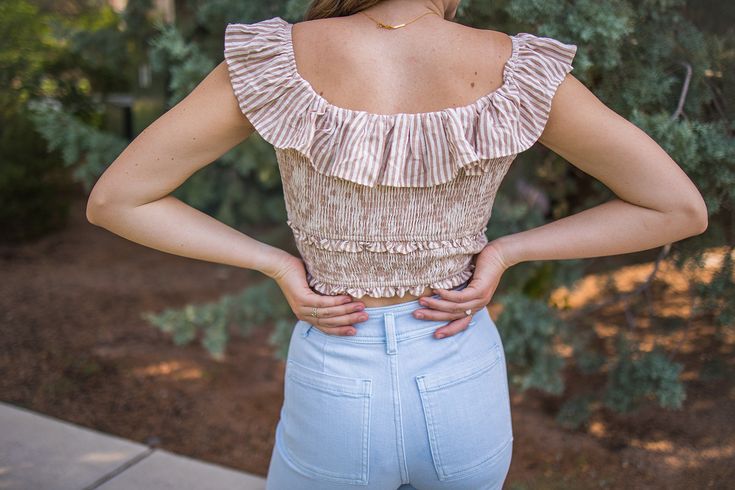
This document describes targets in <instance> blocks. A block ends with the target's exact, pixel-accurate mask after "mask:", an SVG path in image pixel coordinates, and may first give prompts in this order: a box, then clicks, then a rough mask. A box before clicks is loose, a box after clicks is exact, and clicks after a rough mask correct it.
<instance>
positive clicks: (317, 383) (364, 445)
mask: <svg viewBox="0 0 735 490" xmlns="http://www.w3.org/2000/svg"><path fill="white" fill-rule="evenodd" d="M287 363H288V364H290V365H291V367H292V368H293V367H298V368H299V369H303V370H304V372H305V373H311V375H306V374H302V373H299V372H297V371H295V370H294V369H290V370H289V372H288V374H289V375H288V378H289V379H290V380H292V381H294V382H296V383H298V384H300V385H302V386H305V387H308V388H312V389H316V390H320V391H324V392H326V393H329V394H332V395H337V396H345V395H346V396H348V397H350V398H363V403H362V413H361V418H362V427H361V433H360V446H361V449H362V461H361V462H360V477H359V478H354V477H353V476H345V475H343V474H342V475H341V474H338V473H334V472H330V471H328V470H325V469H323V468H318V467H315V466H312V465H309V464H307V463H306V462H303V461H301V460H300V459H298V458H295V457H294V456H293V454H292V453H291V450H290V449H289V448H288V447H287V446H286V445H285V444H283V449H284V450H285V453H286V456H287V457H288V460H290V462H291V463H292V465H294V466H295V467H297V468H298V469H300V470H301V471H302V472H303V473H305V474H307V475H308V476H311V477H317V478H322V479H325V480H328V481H333V482H337V483H345V482H346V483H358V484H366V483H367V482H368V475H369V459H368V456H369V447H370V446H369V445H370V410H371V405H372V404H371V399H372V380H371V379H370V378H358V377H355V378H351V377H346V376H339V375H335V374H331V373H323V372H320V371H317V370H315V369H312V368H310V367H308V366H305V365H303V364H301V363H299V362H296V361H294V360H292V359H289V360H288V361H287ZM323 378H330V379H332V380H333V381H334V382H335V383H337V384H331V383H329V382H325V383H323V381H324V379H323ZM340 383H341V384H340ZM358 384H359V387H358V386H356V385H358ZM345 390H346V391H345Z"/></svg>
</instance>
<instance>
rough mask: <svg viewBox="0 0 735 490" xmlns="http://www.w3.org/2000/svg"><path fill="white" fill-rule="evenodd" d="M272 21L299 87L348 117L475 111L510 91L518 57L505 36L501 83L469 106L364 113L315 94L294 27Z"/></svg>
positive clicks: (512, 38)
mask: <svg viewBox="0 0 735 490" xmlns="http://www.w3.org/2000/svg"><path fill="white" fill-rule="evenodd" d="M274 19H278V20H279V21H280V22H282V23H283V24H285V25H286V32H287V33H288V36H287V37H286V40H285V44H286V47H287V48H288V49H287V54H288V61H289V64H290V68H291V70H292V73H293V76H294V78H296V79H297V80H298V82H299V83H300V84H301V85H303V87H304V89H305V90H306V91H307V92H308V93H309V94H310V95H311V96H312V97H314V98H316V99H317V100H319V102H321V104H322V105H323V106H325V107H328V108H329V109H330V110H332V111H335V112H342V113H344V114H345V115H349V116H357V115H362V116H369V117H377V118H387V119H395V118H397V117H401V116H403V117H411V116H413V117H427V116H439V115H440V114H443V113H446V112H459V111H467V110H470V109H477V108H478V107H480V106H481V105H482V104H486V103H487V102H488V101H490V100H491V99H494V98H497V97H500V96H502V95H503V94H504V93H506V92H508V91H509V90H510V85H511V83H512V82H513V72H514V69H515V60H516V58H517V57H518V40H517V38H516V36H514V35H508V34H506V36H508V37H509V38H510V41H511V54H510V57H509V58H508V59H507V60H506V62H505V64H504V65H503V83H502V84H501V85H500V86H499V87H498V88H496V89H494V90H492V91H490V92H488V93H486V94H484V95H481V96H480V97H478V98H477V99H475V101H474V102H470V103H469V104H465V105H462V106H455V107H445V108H443V109H438V110H435V111H425V112H393V113H390V114H382V113H376V112H370V111H365V110H361V109H350V108H347V107H341V106H338V105H336V104H334V103H332V102H329V101H328V100H327V99H325V98H324V97H323V96H322V95H321V94H320V93H319V92H317V90H316V89H315V88H314V86H313V85H312V84H311V82H309V81H308V80H307V79H305V78H304V77H303V76H302V75H301V73H300V72H299V69H298V65H297V63H296V54H295V52H294V48H293V26H294V25H293V24H292V23H290V22H288V21H287V20H285V19H283V18H281V17H274Z"/></svg>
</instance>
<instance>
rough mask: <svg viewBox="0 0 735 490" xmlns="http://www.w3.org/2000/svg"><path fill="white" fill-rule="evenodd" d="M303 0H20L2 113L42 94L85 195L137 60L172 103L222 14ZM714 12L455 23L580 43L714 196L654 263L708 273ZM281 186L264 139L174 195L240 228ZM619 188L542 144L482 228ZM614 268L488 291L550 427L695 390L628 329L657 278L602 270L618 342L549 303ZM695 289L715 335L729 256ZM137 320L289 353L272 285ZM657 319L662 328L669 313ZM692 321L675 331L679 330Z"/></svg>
mask: <svg viewBox="0 0 735 490" xmlns="http://www.w3.org/2000/svg"><path fill="white" fill-rule="evenodd" d="M51 3H53V2H51ZM72 3H73V2H72ZM307 3H308V2H306V1H304V0H290V1H276V2H267V3H264V2H245V1H240V0H186V1H182V2H177V4H179V6H180V9H179V10H180V12H179V15H178V16H177V21H176V23H175V24H170V25H169V24H165V23H163V22H162V20H161V19H160V18H155V17H152V16H151V15H150V13H149V12H150V11H149V6H150V1H143V0H137V1H136V0H132V1H130V2H129V3H128V8H127V9H126V11H125V12H124V13H122V14H116V13H114V12H112V11H111V10H110V9H109V8H108V7H105V6H104V5H98V6H97V7H94V8H92V7H89V9H88V10H85V9H82V10H81V11H80V12H77V13H76V14H75V15H73V16H72V15H70V14H68V12H59V11H56V12H48V11H44V12H39V11H37V9H35V8H34V7H31V4H30V3H29V2H27V1H23V0H10V1H8V2H5V3H4V4H3V6H2V7H0V8H2V9H3V10H2V11H0V13H3V14H4V15H2V16H0V17H2V18H3V19H4V20H3V21H2V22H3V23H4V24H3V25H4V26H5V24H7V32H9V33H10V34H9V38H10V39H11V46H14V47H15V49H16V50H18V49H22V50H23V51H22V55H19V54H18V53H17V52H15V51H13V50H12V49H7V50H6V49H5V48H3V50H2V52H1V53H0V62H2V64H3V68H4V70H3V73H4V74H3V77H5V78H4V79H3V81H5V82H6V83H5V84H3V85H2V87H14V88H13V90H15V91H17V92H12V93H11V92H10V91H9V89H5V88H0V107H1V108H2V110H3V114H7V113H17V112H19V108H20V107H21V106H25V105H26V102H28V101H29V100H30V99H37V100H36V101H35V102H33V103H30V104H28V105H27V107H28V110H29V111H32V112H33V113H34V117H33V121H34V122H35V124H36V127H37V129H38V131H39V134H42V135H43V136H44V138H45V139H46V140H47V141H48V147H49V149H51V150H52V151H54V152H56V153H55V154H57V155H58V158H60V159H61V161H62V162H63V165H64V166H65V167H67V168H70V169H73V173H72V174H71V175H72V176H73V178H74V180H75V181H76V182H79V183H81V184H82V185H83V186H84V187H85V188H87V189H88V188H89V187H90V186H91V184H92V183H93V182H94V181H95V179H96V177H97V176H98V175H99V174H100V173H101V172H102V171H103V170H104V168H105V167H106V165H107V164H109V163H110V162H112V161H113V160H114V159H115V157H116V156H117V154H119V152H120V151H121V149H122V148H123V146H124V144H125V142H124V141H122V140H120V138H119V137H116V136H115V135H112V134H109V132H108V131H106V130H105V128H104V127H103V124H102V121H103V119H104V118H103V117H102V115H103V113H104V110H105V106H104V104H103V102H102V101H103V100H104V96H105V95H106V94H108V93H110V92H113V91H116V92H130V93H133V94H135V93H136V90H137V88H136V87H135V84H136V76H135V75H136V73H137V69H138V67H139V65H140V64H141V63H150V64H151V66H152V67H153V70H154V72H155V73H156V76H158V77H160V78H161V79H162V80H163V81H164V84H165V89H166V94H165V101H166V104H165V105H167V106H170V105H173V104H175V103H176V102H178V101H179V100H181V99H182V98H183V97H184V96H185V95H186V94H187V93H188V92H190V91H191V90H192V89H193V88H194V87H195V86H196V84H197V83H198V82H199V81H201V79H202V78H203V77H204V76H205V75H206V74H207V73H208V72H209V70H211V69H212V68H213V67H214V66H215V65H216V64H217V63H218V62H220V61H221V60H222V48H223V34H224V29H225V26H226V24H227V23H229V22H244V23H250V22H256V21H259V20H262V19H266V18H270V17H273V16H276V15H278V16H281V17H283V18H284V19H286V20H288V21H290V22H298V21H300V19H301V16H302V13H303V12H304V10H305V8H306V5H307ZM718 9H722V10H723V13H725V12H728V13H730V14H732V12H733V10H734V8H733V7H732V6H729V5H723V4H722V3H718V2H710V1H707V2H686V1H684V0H644V1H639V2H633V1H630V0H605V1H602V2H600V1H593V0H574V1H571V0H549V1H545V2H539V1H537V0H512V1H511V0H500V1H497V2H480V1H463V2H462V3H461V4H460V9H459V10H458V17H457V21H458V22H461V23H463V24H467V25H472V26H475V27H480V28H488V29H495V30H500V31H503V32H508V33H516V32H523V31H525V32H531V33H535V34H537V35H543V36H550V37H554V38H556V39H558V40H560V41H562V42H566V43H570V44H575V45H577V46H578V51H577V55H576V57H575V60H574V71H573V75H574V76H576V77H577V78H578V79H579V80H581V81H582V82H583V83H584V84H585V85H586V86H587V87H588V88H590V89H591V90H592V91H593V92H594V93H595V94H596V95H597V97H598V98H600V100H602V101H603V102H604V103H605V104H607V105H608V106H609V107H611V108H612V109H613V110H615V111H616V112H617V113H619V114H620V115H621V116H623V117H625V118H627V119H629V120H630V121H631V122H633V123H634V124H636V125H637V126H638V127H640V128H641V129H642V130H644V131H645V132H646V133H647V134H648V135H650V136H651V137H652V138H653V139H655V140H656V141H657V142H658V143H659V144H661V146H662V147H663V148H664V149H665V150H666V151H667V152H669V154H670V155H671V157H672V158H673V159H674V160H675V161H676V162H677V163H678V164H679V165H680V166H681V167H682V169H683V170H684V171H685V172H686V173H687V174H688V175H689V176H690V177H691V178H692V180H693V181H694V182H695V184H696V185H697V186H698V188H699V189H700V191H701V192H702V194H703V195H704V197H705V199H706V202H707V205H708V208H709V212H710V225H709V228H708V230H707V232H706V233H704V234H702V235H699V236H696V237H691V238H688V239H686V240H682V241H680V242H677V243H674V244H673V245H672V246H671V247H670V248H668V247H665V248H663V249H662V250H661V252H662V253H660V254H659V256H658V257H657V258H656V260H657V261H667V262H669V263H670V264H672V265H674V266H675V267H677V268H680V269H681V270H682V271H685V272H686V271H689V272H691V271H693V270H697V269H701V267H703V264H704V261H705V256H704V252H705V250H706V249H707V248H708V247H712V246H720V247H722V246H724V247H725V248H726V253H727V254H728V255H729V253H732V251H733V248H734V247H735V186H734V185H733V184H734V183H735V182H734V181H735V139H734V138H733V129H735V126H734V125H733V111H734V110H735V109H734V108H733V104H732V101H733V100H735V95H734V93H733V92H734V91H735V83H733V79H734V77H733V76H732V75H733V74H734V73H733V67H734V66H735V63H733V57H734V56H735V49H733V47H734V44H735V43H734V41H735V35H734V33H733V27H732V26H733V23H732V22H723V21H722V19H719V18H718ZM85 12H86V13H85ZM6 18H7V19H9V20H7V21H6V20H5V19H6ZM31 20H32V21H31ZM6 67H7V68H8V69H7V70H6V69H5V68H6ZM8 73H13V74H14V76H13V77H10V78H8V77H7V74H8ZM18 94H20V97H19V96H18ZM3 117H6V116H3ZM60 128H63V129H60ZM3 141H4V140H3ZM23 154H25V153H23ZM0 182H2V180H0ZM279 185H280V180H279V175H278V169H277V165H276V160H275V156H274V153H273V150H272V149H271V148H270V147H269V145H267V144H266V143H265V142H264V141H263V140H262V139H261V138H260V137H259V136H257V134H255V135H253V137H252V138H250V139H249V140H248V141H247V142H245V143H243V144H242V145H239V146H238V147H237V148H235V149H233V150H232V151H230V152H228V153H227V154H226V155H223V156H222V157H221V158H220V159H218V160H217V161H216V162H213V164H212V165H210V166H208V167H206V168H205V169H202V170H201V171H200V172H198V173H197V174H195V175H194V176H192V178H191V179H189V180H188V181H187V182H186V183H185V184H184V185H182V187H180V188H179V189H177V191H176V195H177V196H178V197H180V198H181V199H183V200H184V201H185V202H187V203H189V204H191V205H192V206H194V207H196V208H198V209H200V210H202V211H204V212H207V213H209V214H211V215H212V216H214V217H216V218H218V219H220V220H222V221H223V222H225V223H227V224H230V225H231V226H235V227H238V228H240V229H243V228H244V227H246V226H252V225H255V224H258V223H281V224H282V223H283V222H284V221H285V208H284V204H283V197H282V193H281V190H280V188H279ZM612 197H614V195H613V194H612V193H611V192H610V190H609V189H607V188H606V187H605V186H604V185H603V184H602V183H600V182H599V181H597V180H595V179H593V178H591V177H590V176H588V175H586V174H584V173H583V172H581V171H580V170H578V169H577V168H576V167H574V166H572V165H569V164H568V163H567V162H566V161H564V160H563V159H562V158H561V157H559V156H558V155H556V154H555V153H553V152H551V151H549V150H548V149H546V148H544V147H542V146H541V145H537V146H535V147H534V148H533V149H531V150H529V151H527V152H524V153H523V154H522V155H520V156H519V157H518V158H517V159H516V161H515V163H514V164H513V167H512V168H511V171H510V173H509V175H508V176H507V178H506V180H505V182H504V187H503V188H501V191H500V193H499V195H498V196H497V199H496V202H495V203H494V208H493V217H492V219H491V220H490V221H491V223H490V224H489V229H488V233H489V235H488V237H489V238H490V239H493V238H496V237H498V236H502V235H506V234H509V233H515V232H518V231H521V230H525V229H529V228H532V227H535V226H539V225H542V224H544V223H546V222H549V221H552V220H555V219H559V218H562V217H564V216H568V215H570V214H573V213H576V212H578V211H581V210H583V209H587V208H589V207H592V206H594V205H597V204H600V203H602V202H605V201H607V200H609V199H610V198H612ZM283 228H284V229H286V228H285V226H283ZM258 238H259V239H262V237H261V236H258ZM284 243H285V242H284ZM286 245H287V246H291V245H292V242H288V243H287V244H286ZM649 252H650V251H649ZM649 256H650V253H648V254H641V256H640V257H636V256H631V257H630V260H636V259H641V260H644V258H645V260H648V258H649ZM608 264H609V265H608ZM656 264H658V262H656ZM616 266H619V261H618V262H615V261H607V260H605V258H595V259H586V260H563V261H545V262H530V263H528V262H526V263H521V264H518V265H517V266H515V267H513V268H511V269H510V270H509V271H507V272H506V274H505V275H504V277H503V281H502V284H501V288H500V289H499V290H498V292H497V293H496V295H495V297H494V298H493V301H494V302H498V303H502V305H503V310H502V313H501V314H500V315H499V316H498V318H497V325H498V328H499V329H500V330H501V334H502V336H503V340H504V344H505V348H506V352H507V358H508V361H509V366H510V368H511V380H512V382H513V385H514V386H515V387H516V388H517V389H522V390H525V389H533V390H538V391H541V392H546V393H548V394H550V395H553V396H558V397H560V399H561V401H562V403H561V408H560V410H559V412H558V420H559V421H560V423H562V424H564V425H566V426H568V427H571V428H574V427H579V426H581V425H583V424H585V423H586V421H587V420H589V417H590V416H591V415H592V414H593V413H594V412H595V410H599V409H602V408H605V407H606V408H609V409H612V410H616V411H627V410H632V409H635V408H636V407H638V406H639V405H640V404H642V403H647V402H648V403H657V404H658V405H660V406H661V407H666V408H676V407H679V406H680V405H681V403H683V401H684V400H685V399H686V396H685V389H684V388H685V387H684V385H683V383H682V381H681V377H680V374H681V370H682V365H681V364H680V363H678V362H676V361H675V360H674V359H673V356H672V355H665V354H664V353H663V351H662V350H661V349H660V348H658V347H654V349H653V350H646V351H643V350H642V349H641V348H640V346H638V345H635V343H633V342H631V341H630V340H629V339H628V337H627V335H626V333H628V332H633V331H635V322H634V319H635V317H636V316H637V315H646V314H648V309H647V307H648V306H649V305H647V304H646V302H645V301H642V300H636V299H640V298H641V297H644V296H646V295H647V294H649V292H648V291H647V289H646V288H647V287H649V286H646V285H644V286H643V287H642V288H641V289H640V291H638V292H636V293H635V295H634V296H636V297H633V298H631V297H630V295H626V294H623V293H621V292H620V291H618V290H617V288H616V286H615V284H614V281H612V280H610V281H609V282H608V285H607V288H606V290H605V291H604V292H603V294H602V295H601V297H600V298H598V299H600V300H602V301H606V300H609V301H610V302H611V303H623V305H624V308H625V319H623V320H621V322H620V323H621V324H620V325H617V327H619V330H620V331H621V332H622V333H621V334H620V335H619V336H618V338H616V340H615V342H606V341H603V339H601V338H600V337H599V336H598V334H597V333H596V332H595V329H594V328H593V326H594V325H593V323H594V321H595V311H596V310H591V311H590V312H585V314H581V315H576V316H574V315H570V314H569V313H570V312H569V311H567V310H568V307H567V306H566V305H563V304H561V305H560V304H554V303H553V302H552V301H551V294H552V292H553V291H555V290H557V289H558V288H559V287H562V286H567V287H573V286H574V284H575V281H577V280H578V279H580V278H582V277H583V276H584V275H585V274H587V273H589V272H591V271H593V270H594V271H595V272H602V273H603V274H604V273H608V274H609V273H610V271H611V270H614V267H616ZM655 270H656V269H655V268H654V270H653V271H652V275H653V274H655ZM688 277H693V275H692V274H689V275H688ZM651 279H653V277H652V278H651ZM651 282H652V281H651ZM690 286H691V290H692V301H693V303H692V315H697V316H698V317H700V318H701V317H704V318H705V319H707V320H709V319H711V321H712V323H713V324H715V325H716V326H717V328H718V329H719V331H720V332H724V331H725V329H732V328H735V327H734V325H733V323H734V320H733V319H734V318H735V311H734V308H735V306H734V305H733V301H732V300H731V299H732V298H733V297H735V287H734V286H733V281H732V260H729V259H727V260H724V261H723V262H722V264H721V265H720V269H719V271H717V272H716V273H715V275H714V279H713V280H712V281H711V282H706V283H704V282H698V280H695V279H691V285H690ZM646 297H647V296H646ZM145 318H146V319H147V320H148V321H150V322H151V323H152V324H154V325H156V326H157V327H158V328H160V329H162V330H164V331H166V332H170V333H171V334H172V336H173V339H174V340H175V341H176V342H177V343H188V342H192V341H194V340H197V339H198V340H199V341H200V342H202V344H203V345H204V346H205V347H206V348H207V349H208V350H209V351H210V352H211V353H212V354H213V355H216V356H218V357H222V356H224V353H225V352H226V345H227V341H228V339H229V338H230V333H231V332H232V330H233V329H234V330H235V331H236V332H238V333H239V334H241V335H247V334H248V333H249V332H251V331H252V328H253V327H254V326H256V325H258V326H260V325H261V324H262V325H266V326H268V328H272V335H271V341H272V343H273V345H274V346H275V347H276V355H277V356H278V357H280V358H282V359H283V358H285V354H286V352H287V345H288V340H289V338H290V335H291V330H292V329H293V326H294V316H293V313H292V312H291V311H290V309H289V308H288V305H287V304H286V302H285V300H284V298H283V296H282V294H280V292H279V291H278V290H277V288H275V283H273V282H272V281H266V282H265V283H263V284H259V285H257V286H254V287H251V288H248V289H247V290H245V291H243V292H242V293H240V294H238V295H227V296H225V297H223V298H222V299H221V300H219V301H216V302H213V303H208V304H203V305H188V306H186V307H184V308H178V309H177V308H172V309H169V310H166V311H164V312H162V313H159V314H153V313H146V314H145ZM649 320H650V321H651V322H653V323H654V326H655V324H656V322H658V321H659V319H657V318H649ZM689 320H690V319H688V318H685V319H682V321H681V322H679V323H675V324H674V325H673V326H672V327H671V328H687V325H688V323H689ZM561 344H564V345H566V346H570V347H571V349H572V353H571V355H570V356H563V355H562V354H561V353H560V352H561V349H559V348H558V347H559V346H560V345H561ZM568 370H572V371H575V373H576V375H579V376H589V377H592V378H591V379H595V380H597V379H604V381H601V382H599V383H597V384H596V385H595V386H596V389H595V390H594V391H591V392H585V393H574V392H573V390H570V388H569V387H568V386H567V385H566V383H565V373H566V372H567V371H568ZM707 372H709V373H715V374H708V376H710V378H708V379H711V378H712V377H713V376H716V373H717V369H716V366H715V365H714V364H713V367H712V368H711V369H709V371H707Z"/></svg>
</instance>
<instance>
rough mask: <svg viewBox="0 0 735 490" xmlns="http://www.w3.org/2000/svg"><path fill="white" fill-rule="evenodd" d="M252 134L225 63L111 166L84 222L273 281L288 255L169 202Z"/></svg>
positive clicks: (97, 187)
mask: <svg viewBox="0 0 735 490" xmlns="http://www.w3.org/2000/svg"><path fill="white" fill-rule="evenodd" d="M254 130H255V129H254V128H253V126H252V125H251V124H250V122H249V121H248V120H247V118H246V117H245V116H244V115H243V113H242V112H241V111H240V109H239V107H238V104H237V101H236V99H235V95H234V93H233V91H232V87H231V85H230V81H229V78H228V74H227V65H226V64H225V62H222V63H220V64H219V65H218V66H217V67H216V68H214V70H212V72H211V73H209V74H208V75H207V77H206V78H204V80H202V82H201V83H200V84H199V85H198V86H197V87H196V88H195V89H194V90H193V91H192V92H191V93H190V94H189V95H188V96H187V97H186V98H184V99H183V100H182V101H180V102H179V103H178V104H176V106H174V107H173V108H171V109H170V110H169V111H167V112H166V113H165V114H163V115H162V116H161V117H159V118H158V119H157V120H156V121H154V122H153V123H152V124H151V125H150V126H148V127H147V128H146V129H145V130H144V131H143V132H141V133H140V135H138V137H137V138H135V140H133V141H132V142H131V143H130V145H129V146H128V147H127V148H125V150H124V151H123V152H122V153H121V154H120V155H119V156H118V157H117V158H116V159H115V161H114V162H112V164H111V165H110V166H109V168H108V169H107V170H106V171H105V172H104V173H103V174H102V176H101V177H100V178H99V180H98V181H97V183H96V184H95V186H94V188H93V189H92V192H91V193H90V196H89V200H88V202H87V219H88V220H89V221H90V222H91V223H93V224H95V225H97V226H100V227H102V228H105V229H107V230H109V231H111V232H113V233H115V234H117V235H120V236H122V237H124V238H127V239H128V240H131V241H134V242H137V243H140V244H142V245H145V246H147V247H150V248H155V249H157V250H161V251H163V252H168V253H172V254H176V255H181V256H184V257H190V258H194V259H200V260H206V261H210V262H217V263H221V264H228V265H233V266H237V267H245V268H248V269H255V270H258V271H260V272H262V273H263V274H265V275H267V276H269V277H273V276H274V275H275V274H276V273H277V271H278V270H279V269H280V266H281V264H282V263H283V262H284V261H289V260H290V259H293V256H291V255H290V254H288V253H286V252H284V251H282V250H280V249H277V248H275V247H271V246H270V245H267V244H265V243H262V242H259V241H257V240H254V239H252V238H250V237H249V236H247V235H245V234H243V233H240V232H239V231H237V230H235V229H233V228H231V227H229V226H227V225H225V224H224V223H222V222H220V221H218V220H216V219H214V218H212V217H210V216H209V215H207V214H205V213H202V212H201V211H199V210H197V209H195V208H193V207H191V206H189V205H187V204H184V203H183V202H182V201H181V200H179V199H177V198H175V197H173V196H170V195H169V194H170V193H171V192H172V191H174V190H175V189H176V188H177V187H178V186H180V185H181V184H182V183H183V182H184V181H185V180H186V179H187V178H189V177H190V176H191V175H192V174H193V173H194V172H196V171H197V170H199V169H201V168H202V167H204V166H206V165H208V164H210V163H212V162H213V161H214V160H216V159H217V158H219V157H220V156H221V155H222V154H224V153H225V152H227V151H228V150H230V149H231V148H232V147H234V146H235V145H237V144H238V143H240V142H242V141H243V140H244V139H246V138H247V137H248V136H250V134H252V133H253V132H254Z"/></svg>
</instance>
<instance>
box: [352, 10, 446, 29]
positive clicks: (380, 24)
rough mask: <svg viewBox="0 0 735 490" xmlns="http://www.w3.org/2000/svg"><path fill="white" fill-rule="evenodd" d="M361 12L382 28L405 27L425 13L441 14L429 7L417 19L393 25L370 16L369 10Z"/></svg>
mask: <svg viewBox="0 0 735 490" xmlns="http://www.w3.org/2000/svg"><path fill="white" fill-rule="evenodd" d="M360 13H361V14H365V16H367V17H368V18H369V19H370V20H372V21H373V22H375V23H376V24H377V27H378V28H382V29H400V28H401V27H405V26H407V25H408V24H410V23H411V22H415V21H417V20H419V19H420V18H421V17H423V16H424V15H428V14H436V15H439V14H438V13H436V12H435V11H433V10H431V9H429V11H428V12H424V13H423V14H421V15H419V16H418V17H416V18H415V19H413V20H410V21H408V22H406V23H403V24H398V25H395V26H392V25H390V24H385V23H383V22H380V21H379V20H377V19H373V18H372V17H370V16H369V15H368V14H367V12H363V11H362V10H361V11H360Z"/></svg>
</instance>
